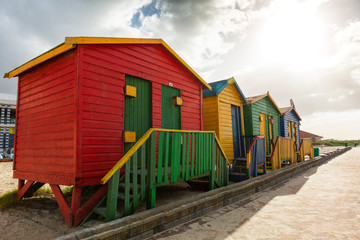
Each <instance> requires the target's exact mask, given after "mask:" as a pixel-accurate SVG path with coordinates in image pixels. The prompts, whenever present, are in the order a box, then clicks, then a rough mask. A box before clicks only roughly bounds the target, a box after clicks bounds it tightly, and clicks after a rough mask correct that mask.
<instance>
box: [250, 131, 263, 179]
mask: <svg viewBox="0 0 360 240" xmlns="http://www.w3.org/2000/svg"><path fill="white" fill-rule="evenodd" d="M264 138H265V136H263V135H258V136H255V138H254V139H253V141H252V143H251V145H250V147H249V148H248V150H247V153H246V168H247V173H248V177H249V178H251V177H252V170H251V164H252V161H251V159H252V154H253V152H252V150H253V147H254V145H255V143H256V142H257V141H258V139H264ZM264 146H265V145H264ZM254 150H256V153H255V154H256V155H257V154H258V152H257V151H258V150H259V146H257V147H256V149H254ZM263 153H264V155H263V157H264V159H263V160H264V167H263V168H264V169H263V170H264V173H266V155H265V154H266V153H265V151H264V152H263ZM257 160H258V159H255V161H256V163H255V165H256V168H257V166H258V163H257ZM260 163H262V162H260ZM256 176H257V171H256V172H255V174H254V177H256Z"/></svg>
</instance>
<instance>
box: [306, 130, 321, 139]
mask: <svg viewBox="0 0 360 240" xmlns="http://www.w3.org/2000/svg"><path fill="white" fill-rule="evenodd" d="M311 137H320V138H323V137H322V136H319V135H316V134H313V133H309V132H305V131H303V130H300V138H311Z"/></svg>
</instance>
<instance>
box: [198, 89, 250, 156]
mask: <svg viewBox="0 0 360 240" xmlns="http://www.w3.org/2000/svg"><path fill="white" fill-rule="evenodd" d="M231 105H235V106H240V107H241V112H242V102H241V98H240V94H239V92H238V91H237V89H236V87H235V86H234V85H233V84H229V85H228V86H227V87H226V88H225V89H224V90H223V91H222V92H221V93H220V94H219V95H218V96H211V97H206V98H204V100H203V108H204V111H203V114H204V130H208V131H215V132H216V134H217V136H218V138H219V141H220V144H221V147H222V148H223V150H224V152H225V154H226V157H227V158H228V159H229V160H230V162H232V161H233V160H234V143H233V132H232V120H231ZM241 125H242V127H243V126H244V124H243V120H242V123H241ZM243 130H244V129H243Z"/></svg>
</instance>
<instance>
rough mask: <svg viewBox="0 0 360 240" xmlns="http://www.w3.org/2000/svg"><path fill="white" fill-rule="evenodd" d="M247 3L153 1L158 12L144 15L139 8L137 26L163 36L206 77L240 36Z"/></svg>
mask: <svg viewBox="0 0 360 240" xmlns="http://www.w3.org/2000/svg"><path fill="white" fill-rule="evenodd" d="M154 2H155V1H153V2H152V3H150V4H149V5H148V6H150V5H154ZM249 6H250V1H238V2H237V1H214V0H212V1H208V0H199V1H191V0H185V1H156V9H158V11H157V13H158V14H152V15H148V16H146V15H144V14H142V11H140V13H141V18H142V22H141V26H139V27H138V28H139V30H140V31H141V32H142V33H143V35H145V36H149V37H161V38H163V39H164V40H165V41H167V42H168V43H170V45H171V46H172V47H173V48H175V49H176V50H178V53H179V55H180V56H182V57H183V58H184V60H185V61H187V62H188V63H189V64H190V65H191V66H194V68H195V69H196V70H197V71H199V72H201V73H202V75H205V77H208V76H210V75H211V74H212V73H213V69H214V67H215V66H217V65H218V64H219V63H221V62H222V61H223V59H222V58H221V57H222V56H223V55H224V54H226V53H227V52H229V51H230V50H231V49H233V47H234V46H235V44H236V42H238V41H240V40H241V39H242V38H243V36H244V34H245V31H246V29H247V26H248V23H249V18H248V12H249V11H251V8H249ZM136 14H139V12H137V13H136ZM136 14H135V15H134V16H136V17H137V15H136Z"/></svg>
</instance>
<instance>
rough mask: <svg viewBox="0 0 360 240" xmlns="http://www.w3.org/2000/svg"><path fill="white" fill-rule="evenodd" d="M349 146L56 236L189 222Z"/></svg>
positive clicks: (143, 233) (100, 235)
mask: <svg viewBox="0 0 360 240" xmlns="http://www.w3.org/2000/svg"><path fill="white" fill-rule="evenodd" d="M350 149H351V147H347V148H344V149H340V150H337V151H334V152H331V153H329V154H323V155H321V156H318V157H316V158H314V159H311V160H308V161H305V162H299V163H297V164H294V165H290V166H288V167H285V168H281V169H278V170H276V171H272V172H270V173H268V174H266V175H262V176H259V177H256V178H253V179H250V180H246V181H243V182H240V183H236V184H232V185H229V186H226V187H222V188H218V189H215V190H212V191H209V192H205V193H201V194H198V195H196V196H192V197H189V198H186V199H183V200H179V201H177V202H174V203H170V204H166V205H163V206H160V207H157V208H154V209H150V210H147V211H144V212H140V213H137V214H134V215H131V216H127V217H124V218H121V219H117V220H114V221H111V222H108V223H104V224H100V225H97V226H94V227H91V228H88V229H84V230H80V231H77V232H74V233H70V234H67V235H64V236H60V237H58V238H56V239H57V240H70V239H89V240H90V239H101V240H103V239H125V238H134V239H141V238H145V237H150V236H152V235H153V234H156V233H158V232H161V231H164V230H166V229H169V228H172V227H174V226H176V225H179V224H182V223H185V222H188V221H190V220H193V219H195V218H198V217H201V216H203V215H205V214H208V213H211V212H213V211H215V210H217V209H219V208H221V207H224V206H227V205H229V204H232V203H235V202H237V201H240V200H242V199H244V198H246V197H248V196H250V195H251V194H254V193H256V192H259V191H262V190H264V189H266V188H269V187H271V186H274V185H276V184H278V183H280V182H283V181H284V180H286V179H288V178H290V177H291V176H294V175H297V174H299V173H301V172H303V171H306V170H307V169H309V168H311V167H314V166H317V165H320V164H322V163H324V162H325V161H326V160H330V159H332V158H334V157H336V156H338V155H340V154H342V153H345V152H347V151H348V150H350Z"/></svg>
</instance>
